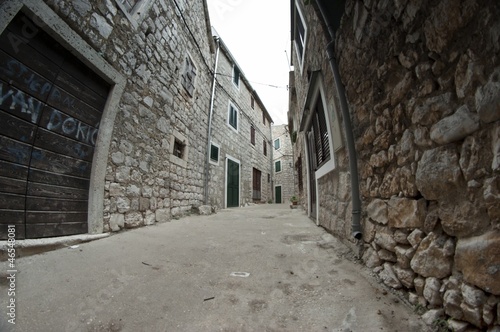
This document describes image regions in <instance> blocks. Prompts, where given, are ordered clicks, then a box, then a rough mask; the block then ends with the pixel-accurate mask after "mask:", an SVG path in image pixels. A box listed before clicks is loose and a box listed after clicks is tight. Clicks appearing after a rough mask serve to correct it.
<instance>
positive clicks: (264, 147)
mask: <svg viewBox="0 0 500 332" xmlns="http://www.w3.org/2000/svg"><path fill="white" fill-rule="evenodd" d="M262 152H264V156H267V142H266V140H264V141H263V142H262Z"/></svg>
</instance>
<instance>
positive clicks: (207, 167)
mask: <svg viewBox="0 0 500 332" xmlns="http://www.w3.org/2000/svg"><path fill="white" fill-rule="evenodd" d="M215 41H216V42H217V51H216V53H215V65H214V78H213V81H212V95H211V96H210V112H209V114H208V134H207V156H206V157H207V159H206V160H205V205H208V177H209V175H210V174H209V173H210V150H211V145H212V116H213V113H214V101H215V87H216V85H217V81H216V79H217V66H218V64H219V50H220V38H219V37H215ZM219 153H220V151H219Z"/></svg>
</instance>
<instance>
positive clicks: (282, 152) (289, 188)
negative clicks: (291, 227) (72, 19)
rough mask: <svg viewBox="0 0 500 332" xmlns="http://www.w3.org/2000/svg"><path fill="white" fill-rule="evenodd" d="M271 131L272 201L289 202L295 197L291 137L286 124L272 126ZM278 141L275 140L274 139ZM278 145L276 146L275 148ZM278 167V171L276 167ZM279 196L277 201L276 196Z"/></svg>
mask: <svg viewBox="0 0 500 332" xmlns="http://www.w3.org/2000/svg"><path fill="white" fill-rule="evenodd" d="M272 131H273V167H274V168H273V171H274V188H275V189H274V202H275V203H285V204H290V199H291V198H292V196H295V197H297V196H298V195H297V194H296V193H295V188H294V167H293V149H292V139H291V137H290V136H291V135H290V133H289V131H288V125H278V126H273V127H272ZM277 140H278V141H279V142H276V141H277ZM276 147H278V148H276ZM277 163H278V165H277ZM276 167H279V171H278V170H277V169H276ZM276 187H279V188H276ZM276 191H278V195H279V196H281V200H280V201H278V200H277V198H276V196H277V192H276Z"/></svg>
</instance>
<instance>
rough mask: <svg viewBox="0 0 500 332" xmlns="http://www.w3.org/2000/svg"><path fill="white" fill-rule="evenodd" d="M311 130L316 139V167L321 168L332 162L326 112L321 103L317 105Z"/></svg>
mask: <svg viewBox="0 0 500 332" xmlns="http://www.w3.org/2000/svg"><path fill="white" fill-rule="evenodd" d="M311 129H312V132H313V137H314V146H315V152H316V165H318V168H319V167H321V166H322V165H323V164H324V163H326V162H327V161H328V160H330V139H329V137H328V129H327V124H326V119H325V112H324V110H323V103H322V102H321V101H319V102H318V103H317V104H316V108H315V110H314V114H313V118H312V127H311Z"/></svg>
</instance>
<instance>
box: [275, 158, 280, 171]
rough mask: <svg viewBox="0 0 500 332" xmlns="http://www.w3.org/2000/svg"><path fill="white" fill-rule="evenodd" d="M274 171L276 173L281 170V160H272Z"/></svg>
mask: <svg viewBox="0 0 500 332" xmlns="http://www.w3.org/2000/svg"><path fill="white" fill-rule="evenodd" d="M274 171H275V172H276V173H278V172H281V160H278V161H275V162H274Z"/></svg>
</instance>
